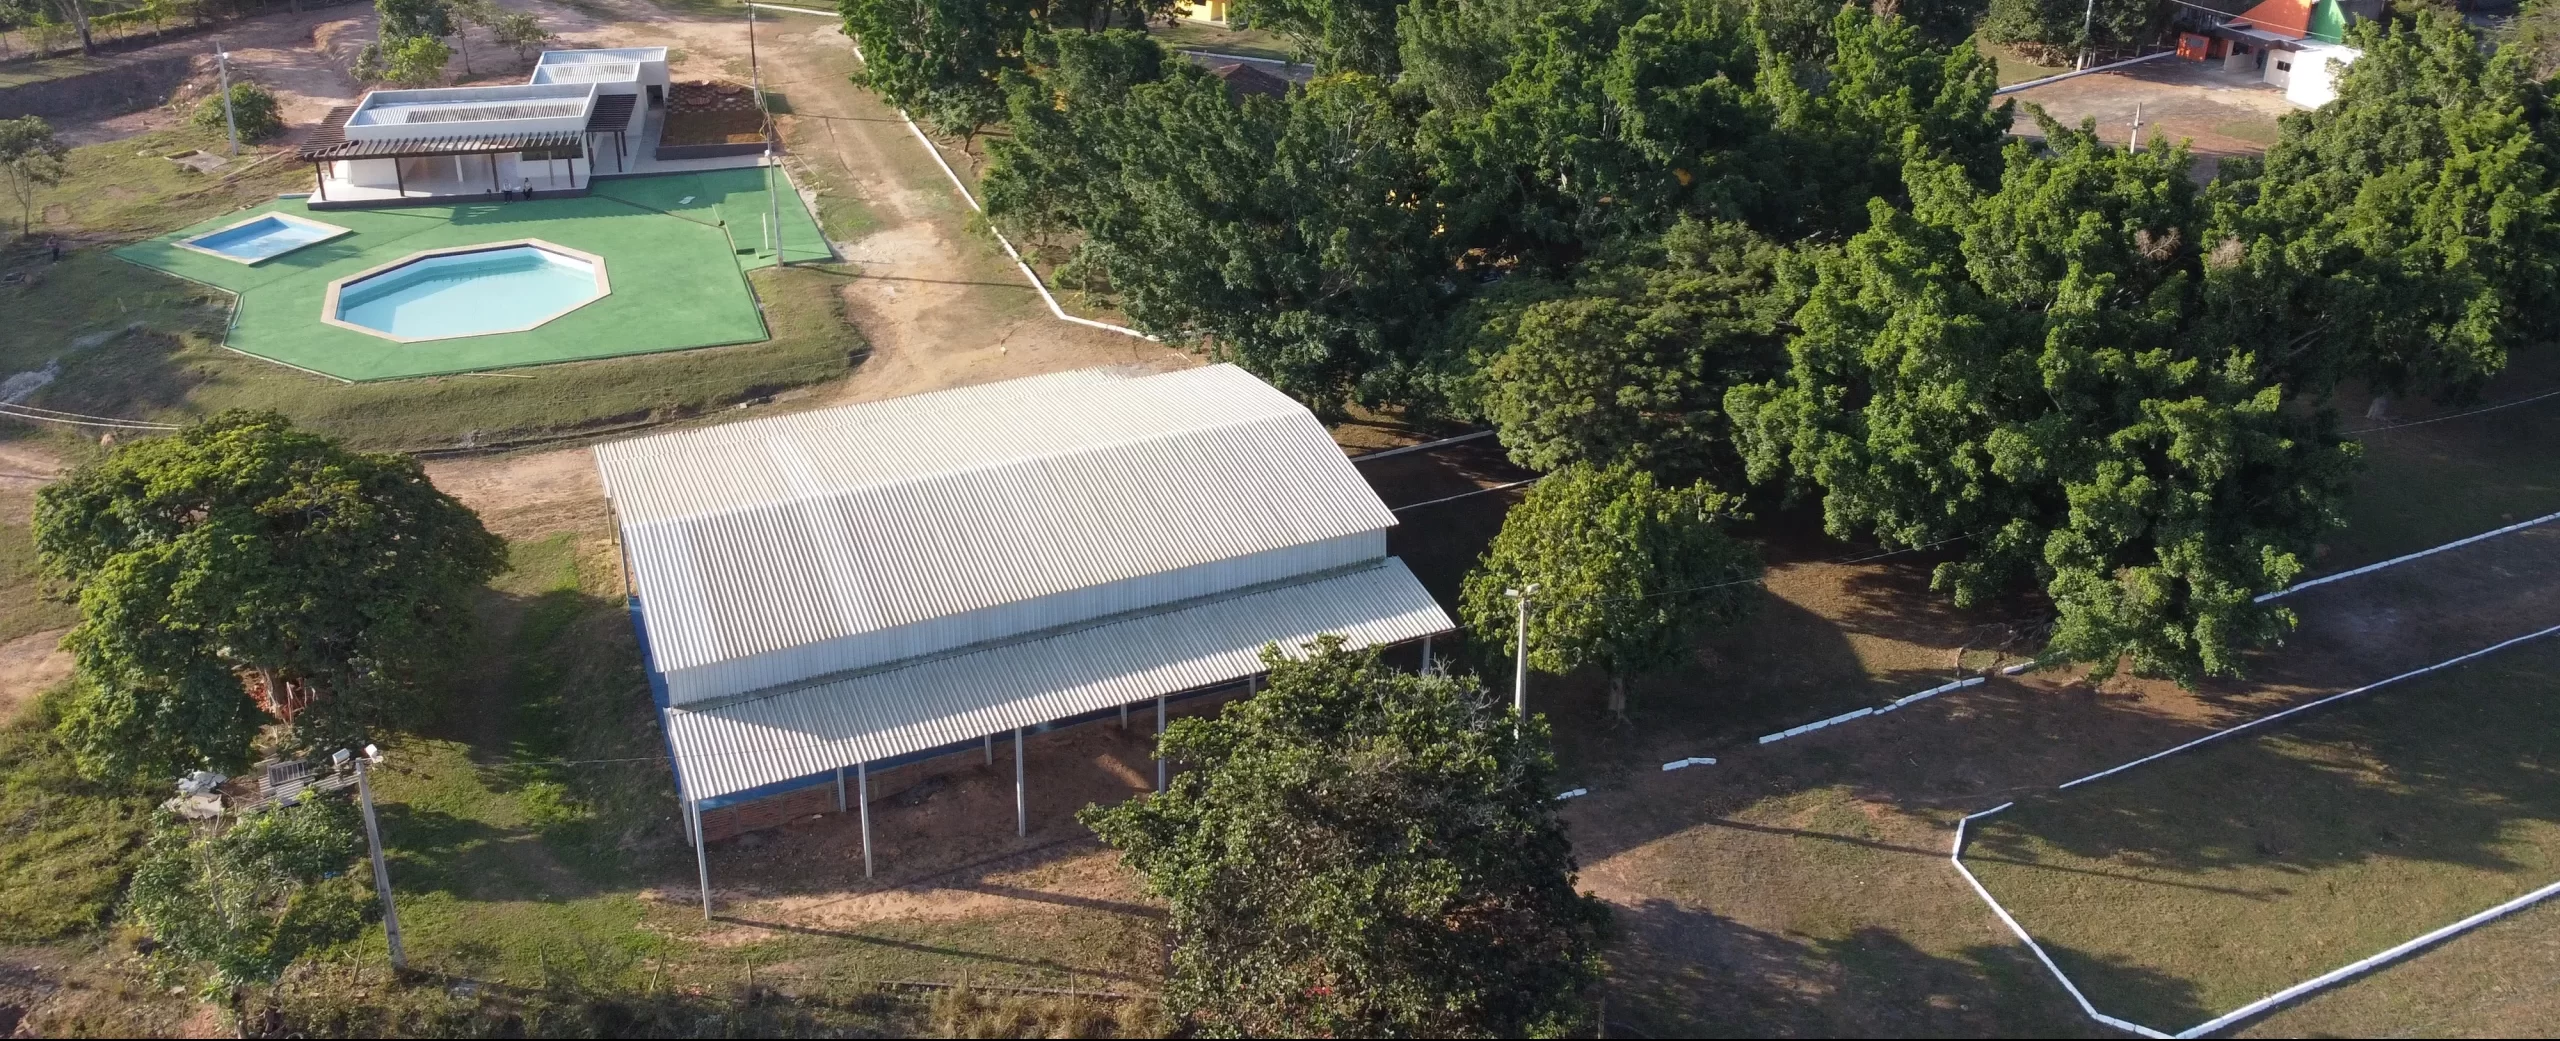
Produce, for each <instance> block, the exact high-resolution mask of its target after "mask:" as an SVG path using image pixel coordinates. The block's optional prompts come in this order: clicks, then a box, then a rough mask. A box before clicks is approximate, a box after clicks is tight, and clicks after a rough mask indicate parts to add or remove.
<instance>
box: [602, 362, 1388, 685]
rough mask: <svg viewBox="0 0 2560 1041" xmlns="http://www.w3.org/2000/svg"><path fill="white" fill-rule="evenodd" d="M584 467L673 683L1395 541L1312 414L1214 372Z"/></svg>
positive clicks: (936, 397)
mask: <svg viewBox="0 0 2560 1041" xmlns="http://www.w3.org/2000/svg"><path fill="white" fill-rule="evenodd" d="M596 461H597V466H598V468H599V469H601V470H602V472H603V475H604V482H605V489H606V492H607V494H608V495H610V496H611V497H612V498H613V502H614V508H615V510H616V511H617V512H618V513H619V515H620V517H621V522H622V531H623V540H624V545H625V547H626V549H627V550H628V552H629V553H630V555H631V562H632V571H633V579H634V581H635V583H636V584H637V586H638V587H639V591H640V595H641V597H642V599H643V600H644V602H645V603H646V604H647V605H648V610H647V612H645V615H644V617H645V618H646V625H647V628H648V637H649V641H650V646H651V649H652V651H653V652H654V653H655V655H656V656H657V663H658V666H659V667H660V668H661V669H663V670H669V671H673V670H677V669H685V668H692V667H696V666H700V665H706V664H710V663H714V662H721V661H729V660H734V659H738V658H744V657H748V656H752V655H758V654H765V653H769V652H773V651H778V650H783V649H786V648H791V647H801V646H806V645H809V644H812V643H816V642H819V641H824V640H831V639H837V638H842V637H847V636H853V635H856V634H862V633H870V632H877V631H880V630H883V629H888V628H893V627H897V626H901V625H906V624H909V623H913V622H917V621H920V620H925V619H931V618H940V617H946V616H949V615H954V614H958V613H961V612H965V611H972V610H977V609H981V608H985V607H990V606H994V605H998V604H1006V603H1014V602H1018V601H1022V600H1027V599H1030V598H1033V597H1040V596H1047V595H1052V594H1056V593H1062V592H1066V591H1070V590H1078V589H1086V588H1090V587H1093V586H1097V585H1101V584H1104V583H1109V582H1115V581H1121V580H1125V579H1129V578H1134V577H1138V576H1144V575H1151V574H1159V573H1163V572H1167V571H1172V570H1175V569H1178V568H1184V567H1190V566H1194V565H1199V564H1204V563H1209V562H1213V561H1220V560H1228V559H1232V558H1235V557H1239V556H1243V555H1246V554H1251V553H1258V552H1265V551H1269V550H1274V549H1280V548H1285V547H1290V546H1298V545H1304V544H1308V543H1313V542H1317V541H1320V540H1324V539H1329V538H1336V537H1341V536H1345V535H1350V534H1354V533H1358V532H1365V531H1377V530H1381V529H1384V528H1387V527H1390V526H1392V525H1394V524H1395V518H1394V515H1393V514H1392V513H1390V512H1389V511H1388V510H1387V508H1386V506H1385V504H1384V503H1381V502H1379V501H1378V497H1377V494H1376V493H1375V492H1373V491H1371V490H1370V488H1369V485H1368V484H1367V482H1365V481H1363V480H1362V479H1361V477H1360V475H1359V474H1358V473H1357V472H1356V471H1355V470H1354V469H1353V468H1352V466H1351V463H1350V461H1349V460H1348V459H1346V458H1345V457H1344V456H1343V454H1342V451H1341V449H1340V448H1339V447H1338V446H1336V445H1335V444H1334V442H1333V439H1332V437H1331V436H1330V435H1329V434H1327V433H1326V431H1325V429H1324V427H1323V425H1322V424H1320V423H1318V422H1317V421H1316V419H1315V417H1314V416H1313V415H1312V414H1310V413H1309V412H1308V411H1307V410H1306V409H1305V408H1304V407H1303V406H1301V405H1299V404H1298V403H1297V402H1295V401H1292V400H1290V399H1289V398H1288V397H1287V396H1286V395H1283V394H1281V393H1280V392H1279V391H1277V390H1275V389H1273V388H1272V387H1271V386H1270V385H1268V384H1265V383H1263V382H1262V381H1261V380H1258V379H1255V378H1254V377H1253V376H1252V375H1250V374H1248V373H1246V372H1244V371H1243V370H1240V369H1237V368H1235V367H1233V366H1227V365H1217V366H1210V367H1207V368H1201V369H1192V370H1187V371H1182V372H1171V373H1161V374H1154V375H1145V376H1131V375H1125V374H1121V373H1116V372H1113V371H1110V370H1083V371H1078V372H1068V373H1059V374H1055V375H1050V376H1039V377H1032V378H1029V379H1021V380H1009V381H1006V382H1003V383H994V384H987V385H983V386H978V387H968V388H962V389H959V390H951V391H942V392H937V393H932V394H920V395H916V396H914V397H907V398H899V399H895V400H891V401H882V402H875V403H871V404H863V405H852V406H847V407H843V408H834V409H825V410H820V411H815V412H805V413H799V414H796V415H788V416H775V417H772V418H768V419H759V420H751V421H748V422H743V423H732V424H727V425H724V426H717V427H710V428H705V429H701V430H688V431H680V432H675V433H667V434H659V435H655V436H651V437H644V438H637V439H633V440H630V441H622V442H617V443H614V444H608V445H603V446H600V447H598V448H597V449H596Z"/></svg>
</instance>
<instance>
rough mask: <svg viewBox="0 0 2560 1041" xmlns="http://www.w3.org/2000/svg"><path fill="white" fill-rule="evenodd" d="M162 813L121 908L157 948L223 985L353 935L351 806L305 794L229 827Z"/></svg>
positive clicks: (366, 906)
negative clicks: (216, 828) (208, 827)
mask: <svg viewBox="0 0 2560 1041" xmlns="http://www.w3.org/2000/svg"><path fill="white" fill-rule="evenodd" d="M204 828H205V826H204V825H198V824H193V823H190V822H186V821H181V820H177V819H175V818H174V817H171V816H169V815H167V814H163V815H162V817H161V820H160V822H159V825H158V828H157V830H156V831H155V832H154V834H153V835H152V838H151V841H150V843H149V844H148V845H147V846H145V847H144V849H143V854H142V861H141V863H140V865H139V866H137V867H136V868H135V870H134V873H133V885H132V888H131V890H130V891H129V892H128V893H127V895H126V907H127V909H128V910H129V912H130V913H131V914H132V915H133V918H134V920H135V922H137V923H138V924H140V925H141V926H142V928H143V929H144V930H145V931H147V932H148V933H150V935H151V938H152V939H153V940H156V941H158V942H159V944H160V945H161V949H160V953H161V954H162V955H163V956H165V957H173V958H176V959H179V960H181V961H184V962H188V963H196V964H202V965H204V966H205V967H206V968H208V969H209V970H210V972H211V976H212V979H211V981H210V982H211V983H212V984H213V985H214V986H217V987H223V988H229V987H236V986H239V985H242V984H246V983H262V982H270V981H273V980H274V979H275V978H276V977H277V975H279V974H281V973H282V972H283V971H284V969H285V967H286V966H288V965H291V964H293V963H294V961H296V960H297V959H300V958H301V957H303V956H304V955H305V954H309V953H313V952H317V951H320V950H323V949H326V948H328V947H331V946H333V945H336V944H339V943H344V942H346V941H348V940H352V939H354V938H355V937H356V936H357V935H358V934H360V933H361V932H362V931H363V929H364V926H365V921H366V917H367V915H368V912H369V911H370V909H371V903H370V901H369V900H368V899H367V898H368V896H369V895H370V894H368V893H366V892H365V891H364V889H363V888H362V887H361V885H360V884H359V883H358V882H356V880H355V876H354V875H352V874H349V873H347V868H348V867H349V865H351V864H352V863H353V862H354V861H355V858H356V855H357V853H358V852H359V851H360V850H362V849H363V845H364V844H363V839H362V838H361V837H359V836H358V834H357V832H356V828H357V822H356V811H355V810H354V808H353V807H351V806H350V805H348V803H347V800H345V799H343V798H328V797H321V798H313V799H308V800H305V801H303V802H301V803H298V804H295V805H291V806H282V807H278V808H275V809H272V810H268V811H265V812H262V813H256V814H251V815H249V816H246V817H243V818H242V819H240V820H239V821H238V822H237V823H234V824H232V825H231V827H230V828H229V829H228V830H227V831H223V832H220V833H219V834H209V833H207V832H206V831H205V830H204Z"/></svg>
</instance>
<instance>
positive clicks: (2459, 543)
mask: <svg viewBox="0 0 2560 1041" xmlns="http://www.w3.org/2000/svg"><path fill="white" fill-rule="evenodd" d="M2555 520H2560V513H2546V514H2543V515H2542V516H2539V517H2536V518H2534V519H2532V520H2528V521H2517V522H2515V523H2513V524H2510V525H2507V526H2506V527H2503V528H2499V529H2497V530H2495V531H2484V532H2481V533H2480V534H2477V535H2473V536H2471V537H2469V538H2461V539H2455V540H2453V541H2451V542H2448V543H2445V544H2444V545H2441V546H2433V547H2429V548H2427V549H2422V550H2419V551H2417V552H2415V553H2403V554H2400V555H2399V556H2396V557H2393V558H2391V559H2389V560H2386V561H2383V562H2381V563H2379V564H2367V565H2365V566H2363V567H2360V568H2353V569H2350V570H2346V571H2341V572H2338V573H2337V574H2334V575H2322V576H2320V577H2318V578H2314V579H2310V580H2308V581H2304V582H2297V583H2295V584H2293V585H2289V586H2286V587H2284V588H2282V589H2279V590H2276V591H2275V592H2272V593H2260V594H2258V596H2257V597H2256V599H2254V600H2252V601H2250V602H2251V603H2259V604H2263V603H2266V602H2267V601H2269V600H2274V599H2278V598H2281V597H2288V596H2292V595H2293V594H2295V593H2299V592H2301V591H2303V590H2305V589H2309V588H2311V587H2313V586H2323V585H2327V584H2329V583H2331V582H2335V581H2337V580H2339V579H2342V578H2354V577H2356V576H2357V575H2363V574H2369V573H2372V572H2375V571H2380V570H2382V569H2383V568H2387V567H2391V566H2392V565H2395V564H2406V563H2408V562H2410V561H2412V560H2416V559H2418V558H2419V557H2431V556H2434V555H2436V554H2438V553H2442V552H2444V551H2446V550H2449V549H2460V548H2462V547H2464V546H2468V545H2470V544H2472V543H2474V542H2479V541H2482V540H2485V539H2494V538H2497V537H2498V536H2500V535H2512V534H2514V533H2516V532H2519V531H2523V530H2524V529H2526V528H2530V527H2533V526H2535V525H2538V524H2549V523H2551V522H2552V521H2555Z"/></svg>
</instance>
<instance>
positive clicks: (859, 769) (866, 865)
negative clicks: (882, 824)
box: [836, 762, 871, 878]
mask: <svg viewBox="0 0 2560 1041" xmlns="http://www.w3.org/2000/svg"><path fill="white" fill-rule="evenodd" d="M836 778H837V780H836V783H837V784H838V785H842V784H843V783H844V780H843V778H844V771H843V770H841V769H839V770H837V771H836ZM853 783H854V784H855V786H856V788H855V794H856V795H858V796H860V797H861V800H862V877H864V878H869V877H871V764H870V763H867V762H865V763H855V764H853ZM836 790H837V791H843V790H844V789H843V788H841V787H839V788H837V789H836Z"/></svg>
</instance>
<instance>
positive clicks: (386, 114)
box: [346, 83, 595, 132]
mask: <svg viewBox="0 0 2560 1041" xmlns="http://www.w3.org/2000/svg"><path fill="white" fill-rule="evenodd" d="M594 101H595V88H594V87H593V86H591V85H589V84H583V83H579V84H544V83H508V84H500V85H496V86H487V87H429V88H425V89H421V90H375V91H367V92H366V93H365V96H364V100H363V101H361V102H359V103H357V105H356V109H355V112H354V113H352V114H351V115H350V116H349V117H348V119H347V122H346V125H347V126H415V127H426V126H431V125H436V124H451V123H482V122H489V121H492V120H507V119H554V118H561V117H569V116H584V115H585V114H586V112H587V106H589V105H591V104H593V103H594ZM461 132H469V131H461Z"/></svg>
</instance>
